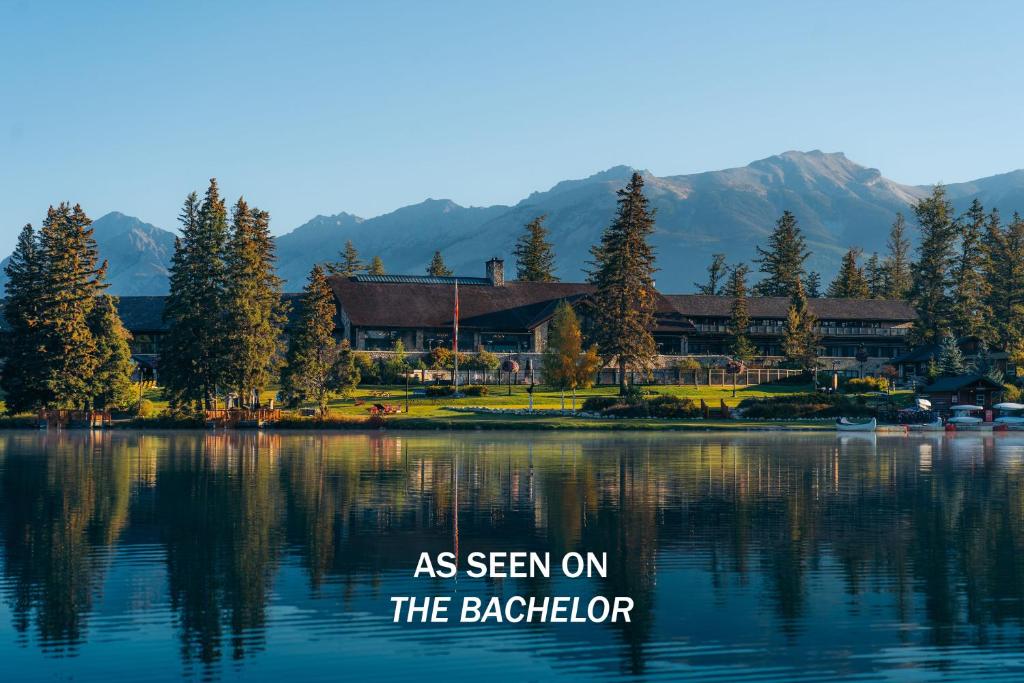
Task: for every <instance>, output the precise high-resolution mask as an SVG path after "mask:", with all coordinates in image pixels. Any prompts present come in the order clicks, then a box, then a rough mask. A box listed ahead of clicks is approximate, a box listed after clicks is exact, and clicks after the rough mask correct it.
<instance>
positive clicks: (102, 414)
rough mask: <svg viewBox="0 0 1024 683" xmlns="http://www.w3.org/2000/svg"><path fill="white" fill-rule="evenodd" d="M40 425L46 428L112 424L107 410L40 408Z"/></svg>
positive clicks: (96, 426) (98, 426)
mask: <svg viewBox="0 0 1024 683" xmlns="http://www.w3.org/2000/svg"><path fill="white" fill-rule="evenodd" d="M39 426H40V427H45V428H46V429H64V428H71V429H75V428H103V427H109V426H110V413H109V412H107V411H105V410H46V409H43V410H40V411H39Z"/></svg>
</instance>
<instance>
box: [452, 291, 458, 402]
mask: <svg viewBox="0 0 1024 683" xmlns="http://www.w3.org/2000/svg"><path fill="white" fill-rule="evenodd" d="M454 325H455V333H454V334H453V335H452V356H453V357H454V358H455V372H454V374H453V375H452V379H453V384H454V390H453V391H452V394H453V395H455V396H458V395H459V281H458V279H456V280H455V316H454Z"/></svg>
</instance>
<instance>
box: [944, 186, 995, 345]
mask: <svg viewBox="0 0 1024 683" xmlns="http://www.w3.org/2000/svg"><path fill="white" fill-rule="evenodd" d="M986 223H987V216H986V215H985V209H984V208H983V207H982V205H981V202H980V201H978V200H977V199H975V200H974V201H973V202H971V206H970V208H969V209H967V211H966V212H965V213H964V215H963V216H962V217H961V219H960V220H959V221H957V224H956V227H957V228H959V233H960V250H959V253H958V254H957V255H956V258H955V261H954V263H953V268H952V281H953V290H952V297H953V301H952V321H951V324H952V327H953V330H954V332H955V334H958V335H960V336H972V337H980V338H982V339H988V338H990V337H991V336H992V312H991V310H990V309H989V306H988V298H989V286H990V285H989V282H987V281H986V278H985V273H984V265H985V252H984V250H983V248H982V238H983V235H984V233H985V227H986Z"/></svg>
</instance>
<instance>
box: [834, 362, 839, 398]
mask: <svg viewBox="0 0 1024 683" xmlns="http://www.w3.org/2000/svg"><path fill="white" fill-rule="evenodd" d="M832 391H839V361H837V360H834V361H832Z"/></svg>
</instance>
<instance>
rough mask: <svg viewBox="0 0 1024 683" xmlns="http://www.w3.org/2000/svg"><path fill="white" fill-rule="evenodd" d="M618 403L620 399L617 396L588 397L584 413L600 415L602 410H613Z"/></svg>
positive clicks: (584, 405) (584, 403)
mask: <svg viewBox="0 0 1024 683" xmlns="http://www.w3.org/2000/svg"><path fill="white" fill-rule="evenodd" d="M618 402H619V398H618V397H617V396H588V397H587V399H586V400H585V401H583V406H582V407H583V412H586V413H600V412H601V411H602V410H605V409H606V408H611V407H612V406H613V405H615V404H616V403H618Z"/></svg>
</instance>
